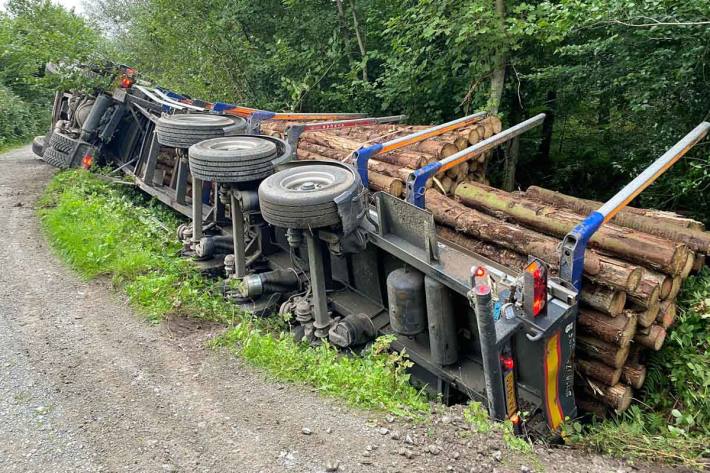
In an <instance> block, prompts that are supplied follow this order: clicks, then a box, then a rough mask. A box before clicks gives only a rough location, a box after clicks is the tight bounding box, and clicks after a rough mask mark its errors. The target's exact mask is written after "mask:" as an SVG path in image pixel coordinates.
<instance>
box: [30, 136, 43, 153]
mask: <svg viewBox="0 0 710 473" xmlns="http://www.w3.org/2000/svg"><path fill="white" fill-rule="evenodd" d="M44 139H45V136H44V135H42V136H35V138H34V140H32V152H33V153H34V154H36V155H37V156H39V157H40V158H41V157H42V155H43V154H44Z"/></svg>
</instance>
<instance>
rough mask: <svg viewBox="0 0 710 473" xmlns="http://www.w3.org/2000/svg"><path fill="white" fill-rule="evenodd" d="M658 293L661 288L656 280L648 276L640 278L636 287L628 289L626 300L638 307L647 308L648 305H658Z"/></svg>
mask: <svg viewBox="0 0 710 473" xmlns="http://www.w3.org/2000/svg"><path fill="white" fill-rule="evenodd" d="M660 293H661V289H660V287H659V286H658V283H657V282H656V281H654V280H653V279H650V278H648V279H643V278H641V281H640V282H639V285H638V286H637V287H636V289H634V290H633V291H629V293H628V300H629V302H632V303H633V304H634V305H636V306H638V307H643V308H644V309H648V308H649V307H653V306H654V305H658V301H659V300H660V298H659V294H660Z"/></svg>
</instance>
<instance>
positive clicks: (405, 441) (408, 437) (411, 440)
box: [404, 435, 414, 445]
mask: <svg viewBox="0 0 710 473" xmlns="http://www.w3.org/2000/svg"><path fill="white" fill-rule="evenodd" d="M404 443H407V444H409V445H414V440H413V439H412V437H410V436H409V435H407V436H406V437H404Z"/></svg>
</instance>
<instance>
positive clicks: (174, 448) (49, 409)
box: [0, 148, 664, 473]
mask: <svg viewBox="0 0 710 473" xmlns="http://www.w3.org/2000/svg"><path fill="white" fill-rule="evenodd" d="M54 172H55V171H54V169H53V168H51V167H49V166H48V165H46V164H44V163H43V162H41V161H39V160H36V159H35V158H34V157H33V155H32V153H31V151H30V149H29V148H21V149H19V150H16V151H12V152H9V153H5V154H3V155H0V222H2V224H3V225H2V231H3V234H4V235H5V242H4V244H3V245H1V246H0V265H1V266H0V369H1V371H0V372H1V373H2V375H1V376H0V471H12V472H14V471H18V472H19V471H22V472H25V471H38V472H39V471H41V472H65V471H66V472H69V471H71V472H75V471H80V472H84V471H117V472H118V471H136V472H168V471H185V472H195V471H211V472H222V471H236V472H262V471H263V472H280V471H294V472H301V471H303V472H321V471H336V470H337V471H348V472H361V471H362V472H386V471H391V472H396V471H399V472H410V471H426V472H435V471H457V472H478V471H480V472H489V471H499V472H504V471H517V472H519V471H531V469H535V470H536V471H543V470H544V471H555V472H558V473H564V472H609V471H611V472H617V471H622V472H628V471H631V470H632V469H639V468H640V469H641V470H644V471H645V470H646V468H644V467H638V466H636V467H632V466H629V465H626V464H624V463H623V462H620V461H617V460H610V459H606V458H602V457H597V456H588V455H585V454H582V453H580V452H577V451H573V450H564V449H549V448H544V447H539V448H536V454H534V455H518V454H514V453H512V452H510V451H508V450H507V449H506V448H505V446H504V444H503V443H502V442H501V441H500V440H499V439H498V438H497V437H496V436H490V435H489V436H481V435H478V434H474V433H472V432H471V431H470V430H468V428H467V426H466V425H464V423H463V422H462V419H461V411H460V408H454V409H440V412H438V413H437V414H436V415H435V416H434V422H433V423H431V424H427V425H412V424H407V423H403V422H401V421H394V422H389V421H391V420H392V419H388V418H387V417H386V416H383V415H380V414H372V413H367V412H362V411H358V410H354V409H349V408H345V407H342V406H340V405H339V404H338V402H337V401H335V400H333V399H326V398H323V397H321V396H319V395H318V394H317V393H315V392H313V391H312V390H310V389H308V388H306V387H302V386H294V385H289V384H283V383H279V382H278V381H276V380H273V379H269V378H267V377H266V376H265V375H263V374H262V373H260V372H258V371H256V370H254V369H252V368H250V367H248V366H245V365H244V364H243V363H241V362H240V360H238V359H236V358H235V357H233V356H231V355H229V354H228V353H226V352H224V351H213V350H210V349H207V348H205V346H204V345H205V341H206V340H207V339H209V338H210V337H211V336H213V335H214V334H215V333H218V332H219V331H220V330H221V328H220V327H218V326H214V325H209V324H204V323H202V324H201V323H198V322H194V321H190V320H187V319H168V320H167V321H166V322H164V323H162V324H161V325H159V326H154V325H150V324H148V323H147V322H146V321H145V320H143V319H142V318H141V317H140V315H136V314H134V313H133V312H132V311H131V309H130V308H129V307H128V305H127V303H126V301H125V300H124V299H123V298H122V297H121V296H120V295H118V294H116V293H115V292H114V291H113V290H112V289H111V287H110V286H109V285H108V283H106V282H105V281H91V282H86V281H82V280H80V279H79V278H78V277H77V276H76V275H75V274H73V273H72V271H71V270H69V269H68V268H66V267H65V266H64V265H63V264H62V263H61V262H60V261H59V260H58V258H56V257H55V255H53V254H52V252H51V251H50V249H48V248H47V244H46V242H45V241H44V239H43V238H42V237H41V236H40V230H39V225H38V221H37V219H36V216H35V209H34V203H35V201H36V199H37V197H38V196H39V195H40V193H41V192H42V189H43V188H44V186H45V185H46V183H47V182H48V180H49V179H50V178H51V176H52V175H53V173H54ZM652 471H664V470H663V468H659V467H654V468H653V469H652Z"/></svg>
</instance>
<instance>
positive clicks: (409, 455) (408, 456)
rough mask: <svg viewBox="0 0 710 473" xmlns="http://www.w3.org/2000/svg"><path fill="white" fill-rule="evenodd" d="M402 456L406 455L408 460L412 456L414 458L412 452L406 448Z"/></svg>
mask: <svg viewBox="0 0 710 473" xmlns="http://www.w3.org/2000/svg"><path fill="white" fill-rule="evenodd" d="M404 456H405V457H407V459H408V460H411V459H412V458H414V452H413V451H411V450H409V449H407V450H405V451H404Z"/></svg>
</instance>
